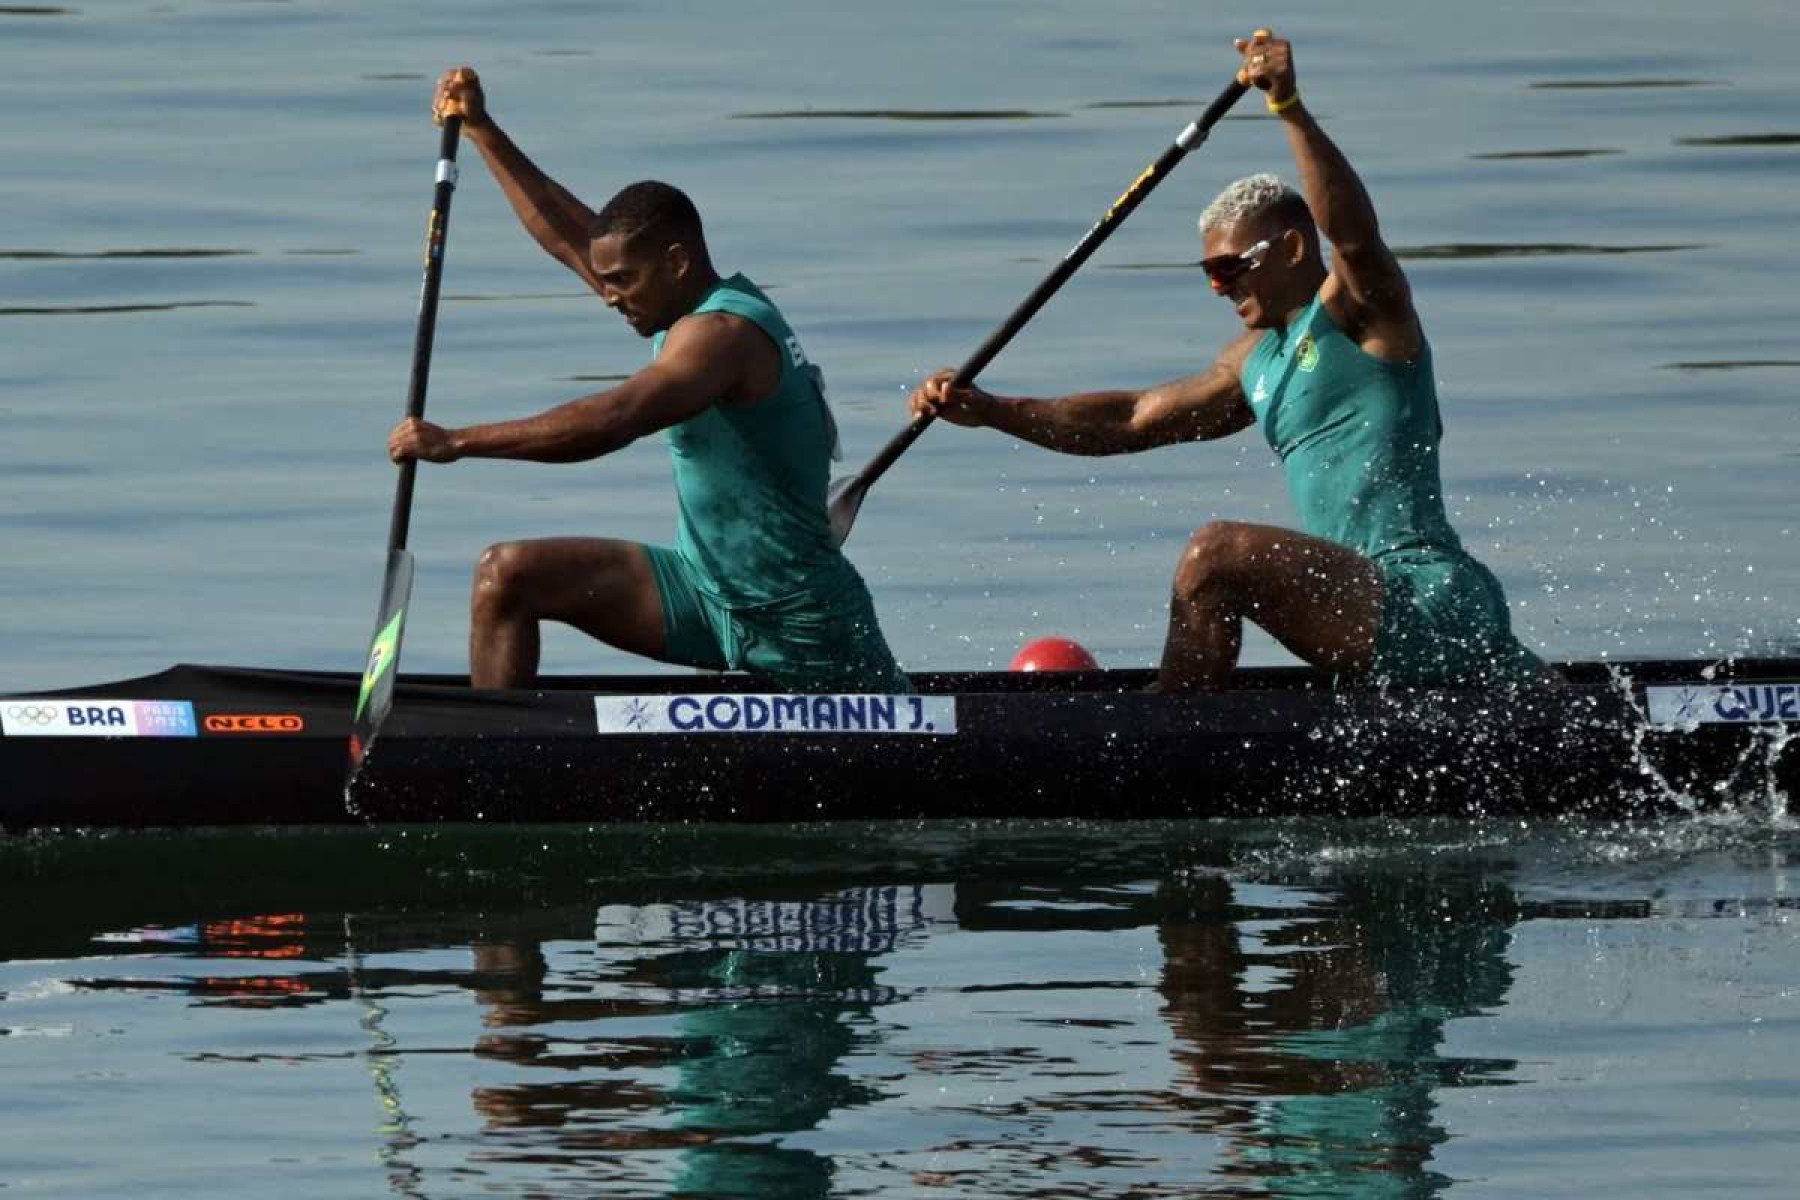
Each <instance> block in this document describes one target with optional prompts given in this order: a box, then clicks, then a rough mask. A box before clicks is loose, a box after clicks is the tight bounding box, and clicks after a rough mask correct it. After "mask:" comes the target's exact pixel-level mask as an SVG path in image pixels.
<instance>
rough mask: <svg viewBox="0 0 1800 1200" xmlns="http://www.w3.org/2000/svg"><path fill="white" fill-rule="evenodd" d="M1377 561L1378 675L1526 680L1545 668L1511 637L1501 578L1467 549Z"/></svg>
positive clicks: (1445, 680)
mask: <svg viewBox="0 0 1800 1200" xmlns="http://www.w3.org/2000/svg"><path fill="white" fill-rule="evenodd" d="M1375 567H1376V569H1377V570H1379V571H1380V572H1381V582H1382V585H1383V588H1382V597H1381V625H1380V628H1379V629H1378V630H1377V632H1376V634H1375V662H1374V665H1373V666H1372V668H1371V669H1370V674H1371V675H1373V676H1375V677H1376V678H1378V679H1379V680H1381V681H1382V682H1385V683H1394V684H1402V685H1416V686H1427V687H1431V686H1438V687H1445V686H1457V685H1463V684H1488V683H1525V682H1529V681H1531V680H1532V679H1534V678H1536V677H1538V676H1539V675H1540V674H1541V673H1542V672H1543V671H1544V670H1545V667H1544V663H1543V660H1542V659H1540V658H1538V656H1537V655H1535V654H1533V653H1532V652H1531V651H1529V650H1527V649H1526V648H1525V647H1524V646H1522V645H1520V644H1519V641H1518V639H1517V638H1515V637H1514V636H1513V632H1512V616H1511V614H1510V613H1509V612H1508V610H1507V607H1506V594H1505V593H1504V592H1502V591H1501V590H1500V581H1499V580H1497V579H1495V578H1494V574H1493V572H1491V571H1489V570H1488V569H1487V568H1486V567H1484V566H1482V565H1481V564H1480V563H1478V562H1476V561H1475V560H1474V559H1473V558H1470V557H1469V556H1468V555H1467V554H1462V553H1459V552H1456V551H1443V550H1397V551H1394V552H1392V553H1390V554H1384V555H1382V556H1381V557H1380V558H1377V559H1376V560H1375Z"/></svg>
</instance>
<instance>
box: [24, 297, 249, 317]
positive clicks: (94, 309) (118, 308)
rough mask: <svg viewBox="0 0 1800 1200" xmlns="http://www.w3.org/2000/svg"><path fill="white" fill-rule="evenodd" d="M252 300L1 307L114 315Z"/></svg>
mask: <svg viewBox="0 0 1800 1200" xmlns="http://www.w3.org/2000/svg"><path fill="white" fill-rule="evenodd" d="M255 307H256V303H255V302H254V301H251V300H172V301H169V302H167V303H162V304H56V305H44V306H37V307H34V306H23V307H18V308H0V317H71V316H113V315H117V314H120V313H146V312H174V311H175V310H176V309H178V308H255Z"/></svg>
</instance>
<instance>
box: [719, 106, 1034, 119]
mask: <svg viewBox="0 0 1800 1200" xmlns="http://www.w3.org/2000/svg"><path fill="white" fill-rule="evenodd" d="M1068 115H1069V114H1068V113H1060V112H1034V111H1032V110H1030V109H1024V108H790V109H774V110H771V111H769V112H743V113H732V114H731V119H732V120H734V121H811V120H846V121H1042V120H1051V119H1054V118H1058V117H1066V116H1068Z"/></svg>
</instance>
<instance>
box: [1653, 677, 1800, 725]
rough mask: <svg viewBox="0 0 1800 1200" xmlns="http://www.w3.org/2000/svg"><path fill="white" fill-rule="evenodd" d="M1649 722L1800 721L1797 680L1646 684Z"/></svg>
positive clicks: (1708, 723) (1799, 686)
mask: <svg viewBox="0 0 1800 1200" xmlns="http://www.w3.org/2000/svg"><path fill="white" fill-rule="evenodd" d="M1644 701H1645V704H1646V707H1647V708H1648V709H1649V711H1650V723H1651V724H1652V725H1741V724H1751V723H1758V722H1763V721H1800V683H1706V684H1688V685H1685V686H1682V687H1647V688H1645V689H1644Z"/></svg>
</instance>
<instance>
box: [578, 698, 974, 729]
mask: <svg viewBox="0 0 1800 1200" xmlns="http://www.w3.org/2000/svg"><path fill="white" fill-rule="evenodd" d="M594 721H595V725H596V727H597V728H598V730H599V731H600V732H601V733H658V734H670V733H676V734H679V733H736V734H746V733H775V734H782V733H786V734H796V733H800V734H812V735H818V734H859V733H876V734H885V735H890V736H891V735H896V734H898V735H908V734H911V735H924V736H935V737H943V736H946V735H949V734H953V733H955V732H956V697H955V696H881V695H869V694H842V693H832V694H825V695H817V696H794V695H774V694H755V693H751V694H738V693H726V694H719V695H676V696H669V695H658V696H595V697H594Z"/></svg>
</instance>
